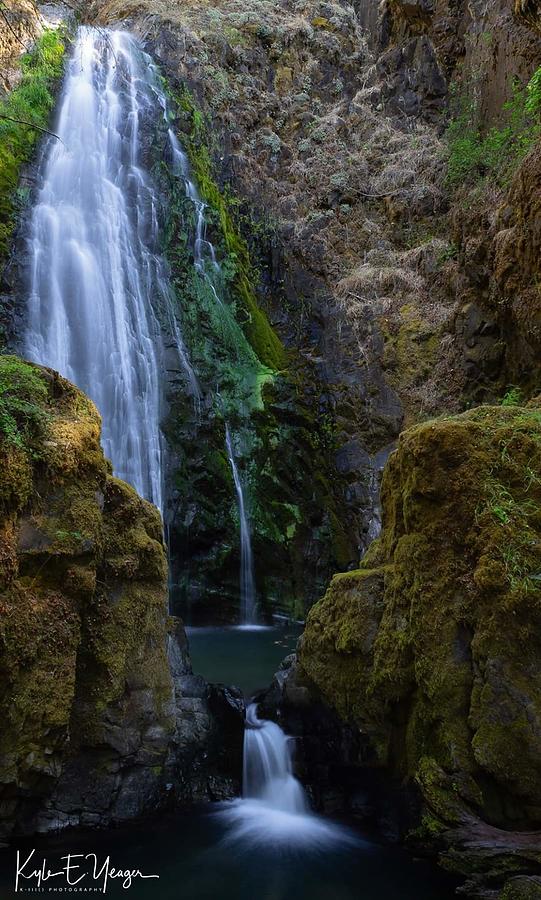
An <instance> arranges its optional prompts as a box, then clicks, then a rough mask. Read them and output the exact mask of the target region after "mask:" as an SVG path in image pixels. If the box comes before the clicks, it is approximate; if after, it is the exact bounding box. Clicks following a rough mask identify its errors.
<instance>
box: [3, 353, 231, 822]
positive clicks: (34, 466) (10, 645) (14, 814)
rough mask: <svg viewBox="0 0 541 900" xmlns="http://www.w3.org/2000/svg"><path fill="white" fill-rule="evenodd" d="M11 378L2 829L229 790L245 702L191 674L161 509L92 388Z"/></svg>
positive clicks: (23, 374)
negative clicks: (130, 468) (103, 421)
mask: <svg viewBox="0 0 541 900" xmlns="http://www.w3.org/2000/svg"><path fill="white" fill-rule="evenodd" d="M0 381H1V387H2V404H3V405H2V428H3V432H2V434H3V436H2V438H1V439H0V440H1V443H2V456H3V467H2V475H1V476H0V504H1V526H0V530H1V534H2V541H1V547H2V552H1V560H0V561H1V594H0V609H1V617H0V674H1V679H0V710H1V715H2V723H3V725H2V731H1V736H0V828H1V833H2V835H4V836H6V835H9V834H10V833H12V832H15V833H31V832H33V831H35V830H38V831H46V830H49V829H57V828H62V827H65V826H68V825H88V826H104V825H107V824H110V823H113V822H122V821H126V820H129V819H133V818H136V817H140V816H142V815H145V814H150V813H151V812H152V811H154V810H155V809H157V808H160V807H163V806H165V805H174V804H175V803H187V802H190V801H192V800H199V799H207V798H218V797H219V798H222V797H224V796H229V795H230V794H232V793H234V792H235V791H236V790H237V789H238V784H239V778H240V770H241V759H242V730H243V715H242V701H241V700H240V699H239V697H238V696H237V695H236V694H235V692H234V691H229V692H227V691H225V689H224V690H222V689H220V688H218V687H213V686H209V685H208V684H206V682H205V681H204V680H203V679H202V678H199V677H197V676H195V675H193V674H192V670H191V665H190V659H189V655H188V650H187V641H186V636H185V634H184V629H183V627H182V623H181V622H180V621H179V620H173V619H170V618H169V617H168V615H167V590H166V558H165V552H164V547H163V542H162V525H161V520H160V516H159V513H158V512H157V510H156V509H155V508H154V507H153V506H151V505H150V504H149V503H147V502H146V501H143V500H141V499H140V498H139V497H138V495H137V494H136V493H135V491H134V490H133V489H132V488H130V487H129V486H128V485H126V484H125V483H124V482H121V481H119V480H118V479H116V478H113V477H112V475H111V471H110V465H109V463H108V462H107V461H106V460H105V459H104V457H103V453H102V450H101V448H100V444H99V436H100V419H99V416H98V414H97V411H96V409H95V407H94V406H93V404H92V403H91V402H90V401H89V400H88V399H87V398H86V397H85V396H84V395H83V394H82V393H81V392H80V391H78V390H77V389H76V388H74V387H73V386H72V385H71V384H69V383H68V382H67V381H65V380H64V379H62V378H60V377H59V376H58V375H57V374H56V373H54V372H52V371H50V370H46V369H40V368H38V367H36V366H31V365H30V364H27V363H23V362H22V361H21V360H18V359H17V358H15V357H3V358H2V363H1V372H0ZM6 404H7V405H6ZM8 416H11V418H10V419H8ZM6 423H8V425H9V427H7V426H6Z"/></svg>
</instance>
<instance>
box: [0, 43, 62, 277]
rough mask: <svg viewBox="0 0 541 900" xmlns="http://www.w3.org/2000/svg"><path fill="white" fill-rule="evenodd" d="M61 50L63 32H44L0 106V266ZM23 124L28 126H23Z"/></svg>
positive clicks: (51, 97)
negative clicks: (23, 173)
mask: <svg viewBox="0 0 541 900" xmlns="http://www.w3.org/2000/svg"><path fill="white" fill-rule="evenodd" d="M64 50H65V37H64V35H63V33H62V31H61V30H48V31H45V32H44V33H43V34H42V35H41V37H40V38H39V40H38V41H37V43H36V45H35V47H34V49H33V50H32V51H31V52H30V53H27V54H25V55H24V56H23V57H22V58H21V69H22V79H21V82H20V84H19V85H18V86H17V87H16V88H15V89H14V90H13V91H11V93H9V94H8V95H7V97H6V98H5V99H4V100H3V101H2V102H1V103H0V266H1V265H2V262H3V257H4V256H5V254H6V252H7V249H8V246H9V240H10V237H11V234H12V231H13V227H14V223H15V216H16V212H17V209H18V206H19V204H20V201H21V199H22V198H21V197H18V196H17V185H18V182H19V173H20V170H21V167H22V165H23V164H24V163H25V162H28V160H29V159H30V158H31V156H32V154H33V152H34V150H35V148H36V145H37V143H38V141H39V140H40V138H41V132H40V131H39V130H38V129H39V128H46V127H47V124H48V121H49V116H50V113H51V110H52V108H53V106H54V95H53V91H54V87H55V84H56V82H57V81H58V79H59V78H60V76H61V74H62V69H63V60H64ZM11 119H18V120H20V121H18V122H13V121H10V120H11ZM23 121H24V122H27V123H29V124H27V125H25V124H22V122H23ZM34 126H38V127H37V128H36V127H34Z"/></svg>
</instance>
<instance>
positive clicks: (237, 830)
mask: <svg viewBox="0 0 541 900" xmlns="http://www.w3.org/2000/svg"><path fill="white" fill-rule="evenodd" d="M292 743H293V739H292V738H290V737H288V736H287V735H286V734H285V733H284V732H283V731H282V729H281V728H280V726H279V725H277V724H276V722H271V721H268V720H265V719H260V718H259V717H258V715H257V703H250V705H249V706H248V707H247V710H246V724H245V732H244V768H243V796H242V799H240V800H236V801H234V802H233V803H230V804H228V805H227V806H226V808H225V810H224V811H222V812H221V813H219V815H220V816H224V817H225V819H226V821H227V823H228V824H229V825H230V830H229V832H228V835H227V837H226V839H225V840H226V842H240V843H242V844H248V845H251V844H253V845H262V846H265V847H270V848H276V849H279V850H283V849H287V848H288V847H289V848H291V847H304V848H305V849H314V850H324V849H325V848H326V847H328V846H330V845H336V844H337V843H338V844H344V845H348V844H350V845H354V844H357V843H359V840H358V838H357V837H356V836H355V835H353V834H352V833H351V832H350V831H349V830H348V829H346V828H343V827H341V826H339V825H336V824H334V823H332V822H329V821H326V820H324V819H322V818H320V817H319V816H316V815H315V814H314V813H312V812H311V811H310V807H309V803H308V798H307V796H306V793H305V791H304V789H303V787H302V785H301V783H300V782H299V781H298V780H297V778H295V776H294V774H293V759H292Z"/></svg>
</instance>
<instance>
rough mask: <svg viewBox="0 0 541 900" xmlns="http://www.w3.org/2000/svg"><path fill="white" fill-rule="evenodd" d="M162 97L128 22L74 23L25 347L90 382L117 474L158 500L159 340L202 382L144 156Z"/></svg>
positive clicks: (40, 217)
mask: <svg viewBox="0 0 541 900" xmlns="http://www.w3.org/2000/svg"><path fill="white" fill-rule="evenodd" d="M160 106H161V107H162V108H163V109H165V97H164V95H163V92H162V90H161V88H160V86H159V83H158V81H157V79H156V69H155V66H154V65H153V64H152V61H151V59H150V57H149V56H148V55H147V54H145V53H143V52H142V51H141V49H140V48H139V46H138V44H137V42H136V41H135V39H134V38H133V37H132V36H131V35H129V34H127V33H125V32H119V31H109V32H104V31H103V30H100V31H96V30H95V29H92V28H88V27H83V28H80V29H79V32H78V37H77V41H76V44H75V48H74V52H73V56H72V58H71V60H70V63H69V66H68V71H67V74H66V79H65V84H64V88H63V91H62V95H61V99H60V104H59V119H58V125H57V126H56V131H57V133H58V135H59V136H60V138H61V140H60V141H56V140H51V142H50V143H49V145H48V149H47V153H46V155H45V158H44V165H43V167H42V175H41V187H40V190H39V194H38V197H37V202H36V205H35V207H34V210H33V213H32V218H31V223H30V235H29V249H30V276H29V281H30V291H29V302H28V328H27V333H26V341H25V350H26V354H27V356H28V357H29V358H30V359H32V360H34V361H36V362H39V363H42V364H44V365H48V366H51V367H52V368H53V369H56V370H58V371H59V372H60V373H61V374H62V375H64V376H65V377H67V378H69V379H70V380H71V381H74V382H75V384H77V385H78V386H79V387H80V388H82V390H84V391H85V392H86V393H88V394H89V396H90V397H91V398H92V399H93V400H94V402H95V403H96V405H97V407H98V410H99V412H100V413H101V415H102V420H103V432H102V443H103V448H104V451H105V453H106V455H107V456H109V457H110V458H111V460H112V463H113V469H114V472H115V474H116V475H118V476H119V477H120V478H123V479H125V480H126V481H129V482H130V483H131V484H132V485H133V486H134V487H135V488H136V489H137V491H138V492H139V493H140V494H142V496H144V497H146V498H147V499H149V500H151V501H152V502H154V503H155V504H156V506H158V507H159V508H160V509H162V510H163V469H164V450H165V447H164V442H163V437H162V434H161V430H160V420H161V418H162V416H163V413H164V397H163V384H164V378H163V373H164V371H165V368H166V361H165V353H166V351H167V349H168V348H167V346H166V345H167V343H169V344H171V343H172V344H173V348H174V350H175V351H176V355H177V359H178V364H179V366H180V369H181V371H182V372H183V373H184V377H185V380H186V381H187V389H188V390H189V391H191V393H192V394H193V395H194V396H196V395H198V391H199V389H198V385H197V379H196V377H195V374H194V372H193V370H192V368H191V366H190V364H189V361H188V358H187V354H186V350H185V347H184V344H183V341H182V336H181V334H180V330H179V326H178V323H177V321H176V318H175V316H174V312H173V305H172V292H171V287H170V283H169V271H168V267H167V265H166V263H165V260H164V259H163V257H162V256H161V255H160V254H159V252H158V238H159V227H160V223H159V221H158V220H159V216H160V212H161V210H160V203H159V198H158V195H157V191H156V187H155V184H154V183H153V180H152V178H151V176H150V174H149V171H148V168H147V165H148V164H147V163H146V161H145V160H144V159H143V156H144V153H143V149H142V148H143V146H144V143H145V141H144V139H143V135H144V134H146V138H147V144H148V135H149V131H148V126H150V128H152V126H153V125H154V124H155V122H156V107H158V108H159V107H160ZM145 126H147V129H146V133H145V132H144V127H145ZM163 329H165V334H164V330H163Z"/></svg>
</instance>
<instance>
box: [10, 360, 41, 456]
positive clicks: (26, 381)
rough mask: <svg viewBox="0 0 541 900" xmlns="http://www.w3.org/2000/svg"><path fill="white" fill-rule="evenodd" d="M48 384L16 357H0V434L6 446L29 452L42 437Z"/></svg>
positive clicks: (34, 370)
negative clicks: (31, 445) (29, 446)
mask: <svg viewBox="0 0 541 900" xmlns="http://www.w3.org/2000/svg"><path fill="white" fill-rule="evenodd" d="M46 401H47V384H46V382H45V381H44V380H43V378H42V376H41V374H40V372H39V370H38V369H36V368H35V367H34V366H31V365H30V364H29V363H26V362H24V361H23V360H21V359H18V357H16V356H0V434H1V435H2V438H3V439H4V441H5V442H6V443H7V444H11V445H12V446H15V447H19V448H20V449H28V445H29V444H32V443H34V442H35V440H36V438H39V437H40V436H41V435H42V434H43V429H44V426H45V424H46V422H47V413H46V412H45V410H44V408H43V407H44V405H45V403H46Z"/></svg>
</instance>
